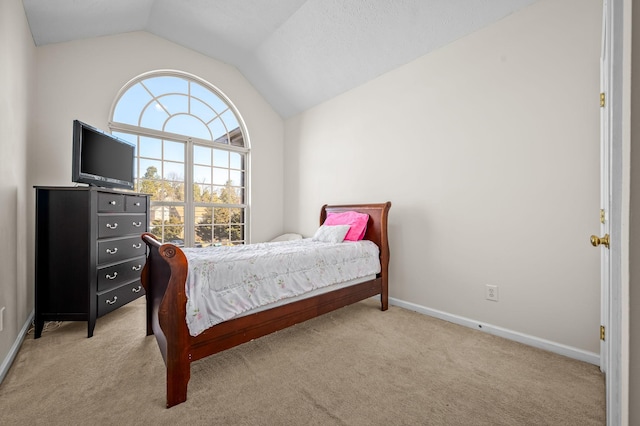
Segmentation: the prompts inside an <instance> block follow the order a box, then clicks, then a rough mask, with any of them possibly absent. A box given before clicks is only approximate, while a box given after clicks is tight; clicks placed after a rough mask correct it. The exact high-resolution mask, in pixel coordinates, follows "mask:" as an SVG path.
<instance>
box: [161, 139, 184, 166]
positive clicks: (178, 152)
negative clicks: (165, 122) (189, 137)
mask: <svg viewBox="0 0 640 426" xmlns="http://www.w3.org/2000/svg"><path fill="white" fill-rule="evenodd" d="M164 159H165V160H171V161H184V144H183V143H182V142H171V141H164Z"/></svg>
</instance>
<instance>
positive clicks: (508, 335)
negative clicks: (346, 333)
mask: <svg viewBox="0 0 640 426" xmlns="http://www.w3.org/2000/svg"><path fill="white" fill-rule="evenodd" d="M389 303H390V304H392V305H395V306H399V307H401V308H405V309H408V310H410V311H415V312H418V313H421V314H425V315H429V316H431V317H435V318H438V319H441V320H445V321H448V322H452V323H454V324H459V325H463V326H465V327H469V328H473V329H475V330H479V331H484V332H485V333H489V334H493V335H495V336H500V337H504V338H505V339H509V340H513V341H516V342H519V343H522V344H525V345H528V346H533V347H534V348H539V349H544V350H546V351H549V352H553V353H556V354H559V355H564V356H566V357H569V358H573V359H577V360H579V361H584V362H588V363H590V364H595V365H600V354H597V353H594V352H587V351H584V350H582V349H577V348H573V347H571V346H567V345H563V344H561V343H556V342H552V341H550V340H545V339H540V338H538V337H534V336H529V335H527V334H523V333H519V332H517V331H513V330H508V329H506V328H502V327H498V326H495V325H491V324H486V323H482V322H478V321H475V320H472V319H469V318H465V317H461V316H458V315H453V314H449V313H447V312H442V311H438V310H436V309H431V308H427V307H424V306H420V305H416V304H415V303H410V302H405V301H404V300H400V299H396V298H393V297H390V298H389Z"/></svg>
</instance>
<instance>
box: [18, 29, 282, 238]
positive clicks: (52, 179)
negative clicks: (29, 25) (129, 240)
mask: <svg viewBox="0 0 640 426" xmlns="http://www.w3.org/2000/svg"><path fill="white" fill-rule="evenodd" d="M37 59H38V76H37V82H38V102H37V104H36V106H35V108H34V114H33V125H34V138H33V144H32V145H31V150H30V153H29V159H30V162H29V184H30V185H71V184H72V182H71V130H72V121H73V119H80V120H82V121H84V122H87V123H90V124H92V125H94V126H96V127H99V128H102V129H105V130H106V129H107V123H108V119H109V111H110V108H111V105H112V103H113V101H114V99H115V96H116V94H117V93H118V91H119V90H120V89H121V88H122V87H123V86H124V85H125V84H126V83H127V82H128V81H129V80H130V79H132V78H134V77H136V76H138V75H140V74H142V73H145V72H148V71H151V70H157V69H177V70H181V71H185V72H189V73H191V74H194V75H196V76H198V77H201V78H203V79H205V80H207V81H208V82H210V83H211V84H213V85H214V86H216V87H217V88H219V89H220V90H221V91H222V92H223V93H225V94H226V95H227V96H228V97H229V98H230V99H231V101H232V102H233V103H234V104H235V105H236V107H237V108H238V110H239V111H240V114H241V115H242V116H243V118H244V120H245V123H246V125H247V129H248V133H249V138H250V143H251V149H252V151H251V152H252V153H251V194H252V195H251V233H252V240H253V241H264V240H267V239H270V238H272V237H274V236H275V235H277V234H278V233H280V232H281V231H282V204H283V201H282V186H283V172H282V149H283V148H282V147H283V122H282V119H281V118H280V117H279V116H278V115H277V114H276V113H275V112H274V110H273V109H272V108H271V106H269V105H268V104H267V103H266V102H265V100H264V99H263V98H262V96H260V94H259V93H258V92H257V91H256V90H255V89H254V88H253V86H251V85H250V84H249V83H248V82H247V80H246V79H245V78H244V77H243V76H242V75H241V74H240V73H239V72H238V70H237V69H236V68H234V67H232V66H229V65H227V64H224V63H222V62H219V61H216V60H213V59H211V58H208V57H205V56H203V55H201V54H199V53H196V52H194V51H191V50H188V49H185V48H183V47H180V46H178V45H176V44H173V43H171V42H168V41H166V40H163V39H160V38H158V37H156V36H154V35H151V34H149V33H146V32H134V33H127V34H121V35H117V36H111V37H100V38H93V39H88V40H81V41H75V42H68V43H60V44H55V45H47V46H41V47H38V49H37ZM30 216H33V211H31V212H30Z"/></svg>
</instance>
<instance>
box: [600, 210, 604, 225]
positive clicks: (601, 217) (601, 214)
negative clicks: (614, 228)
mask: <svg viewBox="0 0 640 426" xmlns="http://www.w3.org/2000/svg"><path fill="white" fill-rule="evenodd" d="M600 223H604V209H600Z"/></svg>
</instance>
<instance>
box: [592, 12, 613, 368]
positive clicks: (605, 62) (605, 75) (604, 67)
mask: <svg viewBox="0 0 640 426" xmlns="http://www.w3.org/2000/svg"><path fill="white" fill-rule="evenodd" d="M607 25H608V23H607V0H604V1H603V9H602V45H601V50H600V93H601V95H600V96H601V98H600V107H601V108H600V237H598V236H595V235H594V236H592V237H591V243H592V244H593V245H594V246H598V247H600V282H601V284H600V306H601V308H600V324H601V326H602V331H603V332H604V336H603V335H602V333H601V340H600V369H601V370H602V371H603V372H604V373H606V372H607V362H608V351H607V343H606V330H607V328H608V325H609V291H610V272H609V271H610V260H609V241H608V239H609V235H610V226H609V212H610V211H611V209H610V205H611V196H610V193H611V187H610V180H609V177H610V164H611V163H610V159H611V155H610V152H611V133H610V126H609V114H610V107H609V105H608V104H609V103H608V102H607V99H606V93H607V92H608V90H607V87H608V84H609V60H610V58H609V47H608V46H609V42H610V40H609V37H610V28H607ZM603 337H604V338H603Z"/></svg>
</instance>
